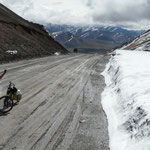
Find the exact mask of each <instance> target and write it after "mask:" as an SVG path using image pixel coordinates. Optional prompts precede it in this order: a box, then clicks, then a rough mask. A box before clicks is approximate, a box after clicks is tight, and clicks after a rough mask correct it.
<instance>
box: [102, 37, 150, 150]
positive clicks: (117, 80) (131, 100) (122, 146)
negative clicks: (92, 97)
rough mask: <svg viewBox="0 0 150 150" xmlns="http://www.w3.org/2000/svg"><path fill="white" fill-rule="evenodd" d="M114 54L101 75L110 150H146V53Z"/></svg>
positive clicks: (149, 123)
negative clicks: (104, 82)
mask: <svg viewBox="0 0 150 150" xmlns="http://www.w3.org/2000/svg"><path fill="white" fill-rule="evenodd" d="M147 38H148V36H147ZM143 42H145V41H143ZM115 53H116V55H115V56H112V57H111V59H110V62H109V64H108V65H107V67H106V70H105V71H104V73H103V75H104V76H105V81H106V85H107V86H106V88H105V91H104V92H103V94H102V98H103V101H102V104H103V108H104V110H105V112H106V114H107V117H108V123H109V136H110V150H150V142H149V141H150V67H149V66H150V53H149V52H144V51H126V50H117V51H116V52H115Z"/></svg>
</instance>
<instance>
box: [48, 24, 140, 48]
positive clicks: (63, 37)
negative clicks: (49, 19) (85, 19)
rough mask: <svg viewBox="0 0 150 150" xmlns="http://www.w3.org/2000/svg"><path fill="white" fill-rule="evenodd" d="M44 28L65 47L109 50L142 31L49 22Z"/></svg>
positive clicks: (126, 41) (128, 40) (129, 40)
mask: <svg viewBox="0 0 150 150" xmlns="http://www.w3.org/2000/svg"><path fill="white" fill-rule="evenodd" d="M46 29H47V30H48V31H49V32H50V34H51V35H52V36H53V38H54V39H55V40H57V41H58V42H60V43H61V44H63V45H64V46H65V47H66V48H75V47H76V48H83V49H86V48H91V49H104V50H110V49H113V48H115V47H119V46H121V45H122V44H123V43H128V42H131V41H132V40H133V39H134V38H136V37H137V36H139V35H140V34H141V33H142V31H129V30H125V29H122V28H120V27H103V26H69V25H54V24H49V25H47V26H46Z"/></svg>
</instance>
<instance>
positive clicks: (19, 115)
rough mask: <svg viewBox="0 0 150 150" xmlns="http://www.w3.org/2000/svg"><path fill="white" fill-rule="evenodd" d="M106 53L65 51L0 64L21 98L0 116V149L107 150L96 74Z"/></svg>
mask: <svg viewBox="0 0 150 150" xmlns="http://www.w3.org/2000/svg"><path fill="white" fill-rule="evenodd" d="M108 59H109V56H107V55H99V54H77V55H74V54H70V55H65V56H51V57H45V58H39V59H33V60H25V61H19V62H15V63H9V64H3V65H0V72H2V71H3V69H8V72H7V74H6V75H5V77H4V78H3V79H2V80H1V83H0V88H1V89H0V90H1V93H0V94H1V95H3V94H4V93H5V92H6V88H7V85H8V82H9V81H12V82H14V83H15V84H16V87H18V88H19V89H21V90H22V93H23V99H22V100H21V101H20V103H19V104H18V105H16V106H14V108H13V109H12V110H11V111H10V112H9V113H8V114H6V115H0V150H1V149H2V150H109V146H108V145H109V139H108V131H107V126H108V125H107V118H106V115H105V113H104V111H103V109H102V105H101V92H102V91H103V89H104V87H105V83H104V79H103V77H102V76H101V75H100V73H101V72H102V71H103V70H104V68H105V65H106V63H107V62H108Z"/></svg>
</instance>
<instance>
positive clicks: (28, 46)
mask: <svg viewBox="0 0 150 150" xmlns="http://www.w3.org/2000/svg"><path fill="white" fill-rule="evenodd" d="M55 52H61V53H67V50H66V49H65V48H64V47H63V46H61V45H60V44H59V43H58V42H56V41H55V40H54V39H53V38H52V37H50V36H49V34H48V32H47V31H46V30H45V29H44V27H43V26H42V25H39V24H35V23H31V22H29V21H27V20H25V19H23V18H21V17H20V16H18V15H17V14H15V13H13V12H12V11H11V10H9V9H8V8H6V7H5V6H3V5H2V4H0V62H2V61H12V60H16V59H23V58H33V57H40V56H47V55H51V54H53V53H55Z"/></svg>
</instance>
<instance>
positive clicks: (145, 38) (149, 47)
mask: <svg viewBox="0 0 150 150" xmlns="http://www.w3.org/2000/svg"><path fill="white" fill-rule="evenodd" d="M123 49H126V50H142V51H150V30H148V31H147V32H145V33H144V34H143V35H141V36H139V37H138V38H136V39H135V40H134V41H133V42H132V43H130V44H128V45H126V46H124V47H123Z"/></svg>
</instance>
